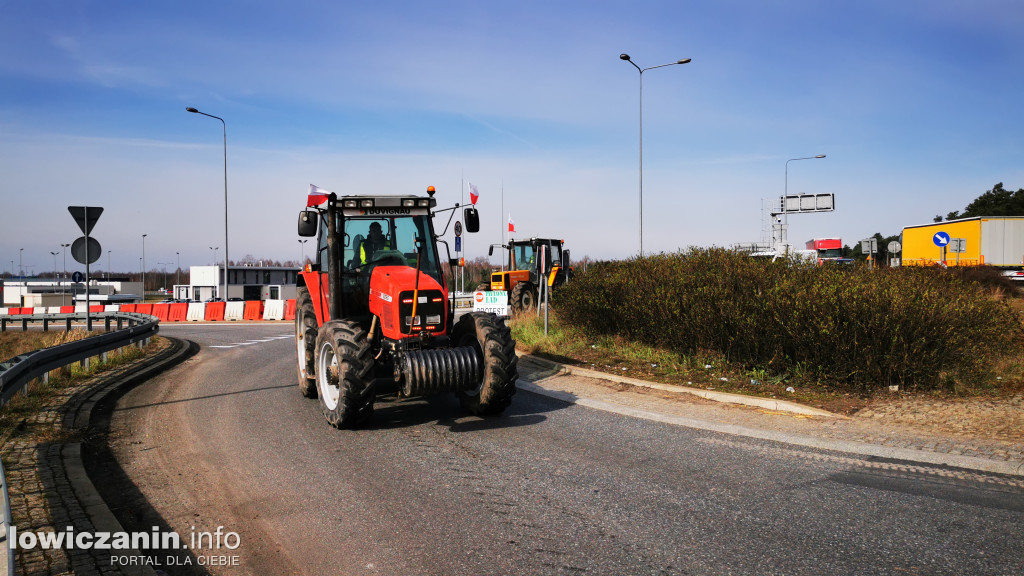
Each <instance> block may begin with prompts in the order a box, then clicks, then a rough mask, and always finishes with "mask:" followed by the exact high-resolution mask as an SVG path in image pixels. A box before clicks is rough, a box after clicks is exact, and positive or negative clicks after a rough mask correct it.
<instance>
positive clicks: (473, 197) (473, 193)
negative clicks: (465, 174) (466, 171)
mask: <svg viewBox="0 0 1024 576" xmlns="http://www.w3.org/2000/svg"><path fill="white" fill-rule="evenodd" d="M479 199H480V192H479V191H477V189H476V186H474V185H473V183H472V182H470V183H469V203H470V204H472V205H474V206H476V201H477V200H479Z"/></svg>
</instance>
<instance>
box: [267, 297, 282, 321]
mask: <svg viewBox="0 0 1024 576" xmlns="http://www.w3.org/2000/svg"><path fill="white" fill-rule="evenodd" d="M263 319H264V320H284V300H264V306H263Z"/></svg>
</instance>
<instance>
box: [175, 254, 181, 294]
mask: <svg viewBox="0 0 1024 576" xmlns="http://www.w3.org/2000/svg"><path fill="white" fill-rule="evenodd" d="M174 255H175V256H177V257H178V269H177V270H175V271H174V284H175V285H178V284H181V252H175V253H174ZM175 296H177V294H175Z"/></svg>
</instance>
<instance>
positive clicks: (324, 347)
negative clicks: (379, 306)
mask: <svg viewBox="0 0 1024 576" xmlns="http://www.w3.org/2000/svg"><path fill="white" fill-rule="evenodd" d="M316 384H317V392H318V393H319V397H320V407H321V409H322V410H323V413H324V417H325V418H327V422H329V423H330V424H331V426H334V427H335V428H354V427H356V426H358V425H359V424H361V423H362V422H364V421H366V419H367V418H369V417H370V415H371V414H373V401H374V398H375V396H376V394H375V391H374V387H373V354H372V353H371V352H370V342H369V340H368V339H367V336H366V331H365V330H363V329H362V328H360V327H359V325H358V324H355V323H353V322H349V321H346V320H332V321H330V322H327V323H326V324H324V325H323V326H322V327H321V328H320V333H319V334H318V335H317V338H316Z"/></svg>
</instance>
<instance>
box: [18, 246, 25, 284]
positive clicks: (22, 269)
mask: <svg viewBox="0 0 1024 576" xmlns="http://www.w3.org/2000/svg"><path fill="white" fill-rule="evenodd" d="M24 252H25V249H24V248H18V276H21V277H23V278H24V277H25V265H24V264H22V263H21V255H22V254H23V253H24Z"/></svg>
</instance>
